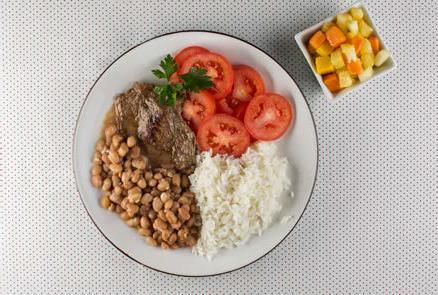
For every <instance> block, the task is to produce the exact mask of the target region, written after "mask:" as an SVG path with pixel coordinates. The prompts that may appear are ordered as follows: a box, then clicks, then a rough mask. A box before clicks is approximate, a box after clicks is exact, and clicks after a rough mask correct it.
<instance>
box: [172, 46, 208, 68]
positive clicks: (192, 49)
mask: <svg viewBox="0 0 438 295" xmlns="http://www.w3.org/2000/svg"><path fill="white" fill-rule="evenodd" d="M201 52H208V49H206V48H204V47H201V46H189V47H186V48H184V49H183V50H181V51H180V52H178V54H177V55H176V56H175V62H176V64H177V65H178V68H179V69H180V68H181V66H182V64H183V63H184V61H185V60H186V59H187V58H189V57H190V56H192V55H195V54H198V53H201Z"/></svg>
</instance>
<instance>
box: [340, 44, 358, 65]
mask: <svg viewBox="0 0 438 295" xmlns="http://www.w3.org/2000/svg"><path fill="white" fill-rule="evenodd" d="M341 52H342V53H343V54H344V56H345V60H346V61H347V63H350V62H352V61H356V59H357V56H356V50H355V49H354V46H353V45H352V44H341Z"/></svg>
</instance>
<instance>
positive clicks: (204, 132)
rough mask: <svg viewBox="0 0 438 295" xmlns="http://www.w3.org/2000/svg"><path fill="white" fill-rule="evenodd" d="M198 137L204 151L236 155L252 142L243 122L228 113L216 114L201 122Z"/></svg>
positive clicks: (244, 150) (241, 152) (200, 146)
mask: <svg viewBox="0 0 438 295" xmlns="http://www.w3.org/2000/svg"><path fill="white" fill-rule="evenodd" d="M196 138H197V141H198V144H199V148H200V149H201V150H202V151H208V150H210V149H211V150H212V151H213V154H214V155H216V154H220V155H231V156H235V157H239V156H241V155H242V154H243V153H244V152H246V149H247V148H248V146H249V143H250V136H249V133H248V131H247V130H246V129H245V126H244V125H243V123H242V122H241V121H239V120H238V119H236V118H234V117H232V116H230V115H227V114H216V115H214V116H213V117H211V118H210V119H208V120H207V121H205V122H204V123H203V124H201V127H199V130H198V134H197V136H196Z"/></svg>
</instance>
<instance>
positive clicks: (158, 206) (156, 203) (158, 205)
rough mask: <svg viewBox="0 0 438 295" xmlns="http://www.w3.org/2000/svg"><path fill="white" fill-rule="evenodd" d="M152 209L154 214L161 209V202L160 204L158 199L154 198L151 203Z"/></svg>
mask: <svg viewBox="0 0 438 295" xmlns="http://www.w3.org/2000/svg"><path fill="white" fill-rule="evenodd" d="M152 208H153V209H154V211H155V212H158V211H160V210H161V208H163V202H161V200H160V198H154V200H153V201H152Z"/></svg>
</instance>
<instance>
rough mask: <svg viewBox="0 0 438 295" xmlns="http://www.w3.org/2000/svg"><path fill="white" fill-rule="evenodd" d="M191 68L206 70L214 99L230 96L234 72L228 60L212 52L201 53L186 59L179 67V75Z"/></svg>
mask: <svg viewBox="0 0 438 295" xmlns="http://www.w3.org/2000/svg"><path fill="white" fill-rule="evenodd" d="M192 67H200V68H204V69H206V70H207V75H208V76H210V78H211V79H212V80H213V83H214V87H213V89H211V91H212V94H213V96H214V98H215V99H217V100H219V99H221V98H224V97H226V96H227V95H228V94H230V92H231V90H232V88H233V80H234V72H233V68H232V67H231V64H230V63H229V62H228V60H227V59H226V58H225V57H223V56H222V55H219V54H217V53H213V52H201V53H197V54H195V55H192V56H190V57H188V58H187V59H186V60H185V61H184V63H183V64H182V66H181V71H180V74H186V73H188V72H189V71H190V69H191V68H192Z"/></svg>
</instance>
